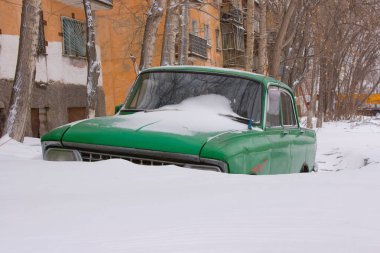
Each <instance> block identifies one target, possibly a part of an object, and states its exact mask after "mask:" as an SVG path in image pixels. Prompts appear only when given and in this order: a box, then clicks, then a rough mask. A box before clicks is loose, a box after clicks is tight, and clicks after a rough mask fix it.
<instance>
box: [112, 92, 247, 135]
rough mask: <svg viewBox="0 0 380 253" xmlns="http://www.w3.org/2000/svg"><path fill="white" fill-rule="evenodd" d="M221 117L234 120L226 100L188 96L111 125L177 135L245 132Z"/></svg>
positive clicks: (216, 97) (242, 128) (238, 124)
mask: <svg viewBox="0 0 380 253" xmlns="http://www.w3.org/2000/svg"><path fill="white" fill-rule="evenodd" d="M223 115H231V116H237V117H238V115H237V114H236V113H234V112H233V111H232V109H231V102H230V101H229V100H228V99H227V98H226V97H224V96H221V95H216V94H208V95H201V96H197V97H191V98H188V99H185V100H183V101H182V102H181V103H179V104H176V105H167V106H163V107H161V108H158V109H156V110H151V111H146V112H137V113H134V114H130V115H128V116H125V115H122V116H118V117H120V118H123V119H126V120H125V121H123V122H121V123H120V122H118V123H115V124H114V127H120V128H126V127H127V128H129V129H133V130H137V129H140V130H141V129H143V130H145V131H156V132H165V133H174V134H181V135H194V134H197V133H207V132H224V131H244V130H247V129H248V125H247V124H244V123H239V122H237V121H233V120H231V119H230V118H228V117H226V116H223Z"/></svg>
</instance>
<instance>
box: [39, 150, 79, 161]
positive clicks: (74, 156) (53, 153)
mask: <svg viewBox="0 0 380 253" xmlns="http://www.w3.org/2000/svg"><path fill="white" fill-rule="evenodd" d="M44 160H46V161H82V157H81V155H80V153H79V152H78V151H77V150H70V149H62V148H50V149H48V150H47V151H46V152H45V154H44Z"/></svg>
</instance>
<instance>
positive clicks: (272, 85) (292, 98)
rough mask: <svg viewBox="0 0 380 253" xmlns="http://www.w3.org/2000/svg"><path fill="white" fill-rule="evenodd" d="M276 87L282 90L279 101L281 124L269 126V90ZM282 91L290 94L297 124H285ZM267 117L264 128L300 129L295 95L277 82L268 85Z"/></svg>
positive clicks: (264, 120)
mask: <svg viewBox="0 0 380 253" xmlns="http://www.w3.org/2000/svg"><path fill="white" fill-rule="evenodd" d="M272 88H275V89H277V90H278V91H279V92H280V103H279V107H280V108H279V110H280V126H268V125H267V110H268V108H269V90H270V89H272ZM281 93H285V94H287V95H288V96H290V101H291V103H292V110H293V115H294V120H295V125H284V119H283V113H282V97H281ZM265 103H266V104H265V119H263V122H265V127H264V129H267V128H268V129H299V128H300V125H299V121H298V117H297V111H296V108H295V106H294V105H295V103H294V97H293V95H292V94H291V93H290V92H289V91H288V90H286V89H284V88H283V87H281V86H279V85H276V84H275V83H269V85H268V86H267V91H266V99H265Z"/></svg>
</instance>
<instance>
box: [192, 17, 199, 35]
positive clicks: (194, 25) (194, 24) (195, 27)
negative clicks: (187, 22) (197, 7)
mask: <svg viewBox="0 0 380 253" xmlns="http://www.w3.org/2000/svg"><path fill="white" fill-rule="evenodd" d="M191 33H192V34H194V35H196V36H198V22H197V21H196V20H194V19H193V20H192V21H191Z"/></svg>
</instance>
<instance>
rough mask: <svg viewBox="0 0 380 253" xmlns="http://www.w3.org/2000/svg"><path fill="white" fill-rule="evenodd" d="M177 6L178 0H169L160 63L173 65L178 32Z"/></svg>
mask: <svg viewBox="0 0 380 253" xmlns="http://www.w3.org/2000/svg"><path fill="white" fill-rule="evenodd" d="M178 6H179V0H170V4H169V7H168V8H167V11H166V20H165V32H164V38H163V42H162V55H161V65H162V66H167V65H174V61H175V39H176V36H177V34H178V22H179V20H178Z"/></svg>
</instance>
